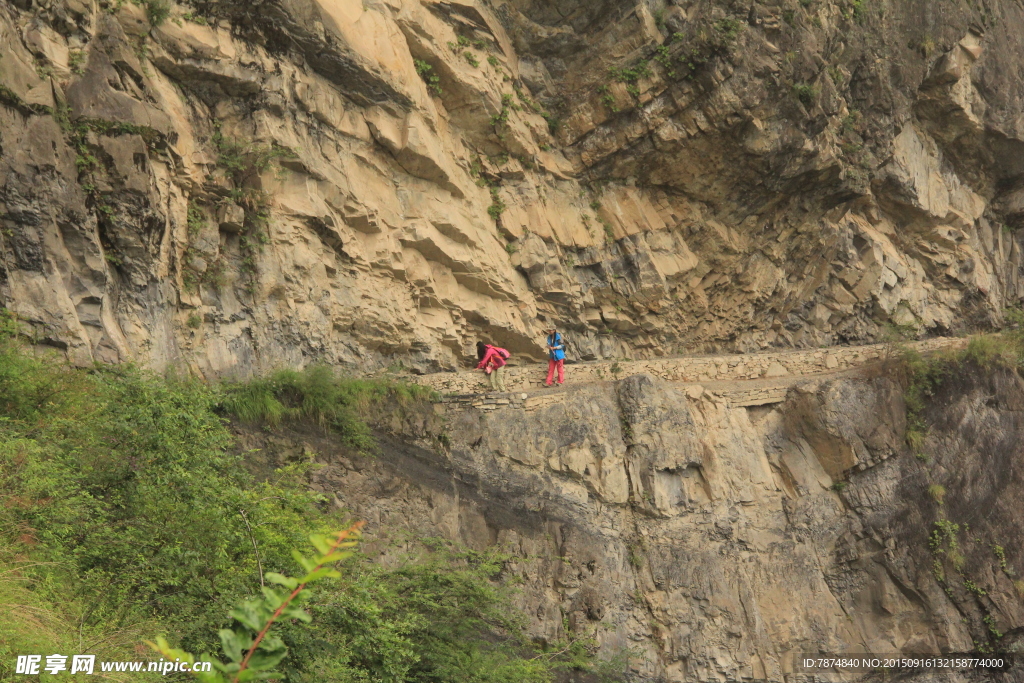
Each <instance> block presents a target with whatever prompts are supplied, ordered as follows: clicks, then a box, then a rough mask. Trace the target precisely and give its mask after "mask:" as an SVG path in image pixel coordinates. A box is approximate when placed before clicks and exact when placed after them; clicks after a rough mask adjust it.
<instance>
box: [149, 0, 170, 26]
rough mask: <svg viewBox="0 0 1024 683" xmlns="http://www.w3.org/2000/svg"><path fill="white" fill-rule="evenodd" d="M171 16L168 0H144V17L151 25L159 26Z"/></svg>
mask: <svg viewBox="0 0 1024 683" xmlns="http://www.w3.org/2000/svg"><path fill="white" fill-rule="evenodd" d="M169 16H171V3H170V2H168V0H146V17H147V18H148V19H149V23H150V24H151V25H152V26H159V25H160V24H162V23H164V22H165V21H167V17H169Z"/></svg>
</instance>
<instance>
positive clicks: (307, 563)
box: [292, 550, 316, 572]
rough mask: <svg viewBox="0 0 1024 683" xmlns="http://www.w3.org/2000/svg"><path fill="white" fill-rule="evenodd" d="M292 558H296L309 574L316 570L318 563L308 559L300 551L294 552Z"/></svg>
mask: <svg viewBox="0 0 1024 683" xmlns="http://www.w3.org/2000/svg"><path fill="white" fill-rule="evenodd" d="M292 557H294V558H295V561H296V562H298V563H299V565H300V566H301V567H302V568H303V569H305V570H306V571H307V572H311V571H313V570H314V569H316V562H313V561H312V560H310V559H308V558H307V557H306V556H305V555H303V554H302V553H300V552H299V551H298V550H292Z"/></svg>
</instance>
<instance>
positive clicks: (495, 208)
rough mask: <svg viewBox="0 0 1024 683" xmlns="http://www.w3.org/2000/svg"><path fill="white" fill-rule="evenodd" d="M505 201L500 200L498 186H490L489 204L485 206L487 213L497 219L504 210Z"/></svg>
mask: <svg viewBox="0 0 1024 683" xmlns="http://www.w3.org/2000/svg"><path fill="white" fill-rule="evenodd" d="M505 208H506V207H505V202H503V201H502V200H501V195H499V194H498V188H496V187H492V188H491V205H490V206H488V207H487V214H488V215H489V216H490V217H491V218H493V219H494V220H498V218H499V217H500V216H501V214H502V213H504V211H505Z"/></svg>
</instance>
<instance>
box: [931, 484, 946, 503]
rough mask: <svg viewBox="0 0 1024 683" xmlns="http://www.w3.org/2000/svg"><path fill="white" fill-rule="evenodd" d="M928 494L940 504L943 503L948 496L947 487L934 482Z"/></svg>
mask: <svg viewBox="0 0 1024 683" xmlns="http://www.w3.org/2000/svg"><path fill="white" fill-rule="evenodd" d="M928 495H929V496H930V497H931V499H932V500H934V501H935V502H936V503H938V504H939V505H942V504H943V502H944V501H945V498H946V487H945V486H942V485H941V484H932V485H931V486H929V487H928Z"/></svg>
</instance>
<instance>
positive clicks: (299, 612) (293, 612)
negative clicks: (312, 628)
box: [281, 604, 313, 624]
mask: <svg viewBox="0 0 1024 683" xmlns="http://www.w3.org/2000/svg"><path fill="white" fill-rule="evenodd" d="M281 618H283V619H298V620H299V621H302V622H305V623H307V624H308V623H309V622H311V621H312V620H313V617H311V616H309V614H308V613H307V612H306V610H304V609H302V608H301V607H299V606H298V605H295V604H291V605H288V606H287V607H285V608H284V610H282V612H281Z"/></svg>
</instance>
